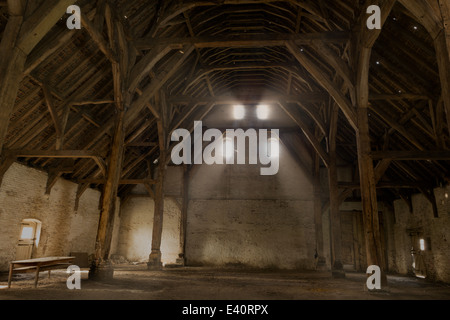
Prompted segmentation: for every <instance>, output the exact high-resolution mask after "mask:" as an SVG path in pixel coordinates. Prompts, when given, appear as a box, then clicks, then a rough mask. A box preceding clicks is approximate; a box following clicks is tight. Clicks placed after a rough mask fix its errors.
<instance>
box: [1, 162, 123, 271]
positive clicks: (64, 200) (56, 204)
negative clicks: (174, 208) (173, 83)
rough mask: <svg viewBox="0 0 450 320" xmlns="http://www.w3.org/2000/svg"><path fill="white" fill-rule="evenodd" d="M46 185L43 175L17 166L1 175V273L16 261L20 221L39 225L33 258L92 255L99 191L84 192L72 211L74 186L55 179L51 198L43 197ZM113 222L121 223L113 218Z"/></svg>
mask: <svg viewBox="0 0 450 320" xmlns="http://www.w3.org/2000/svg"><path fill="white" fill-rule="evenodd" d="M46 183H47V174H46V173H44V172H41V171H38V170H35V169H31V168H29V167H26V166H23V165H20V164H17V163H15V164H13V165H12V166H11V167H10V168H9V170H8V171H7V172H6V174H5V175H4V178H3V183H2V185H1V186H0V271H6V270H8V266H9V261H11V260H14V259H15V254H16V248H17V242H18V239H19V236H20V227H21V222H22V220H23V219H36V220H39V221H40V222H41V223H42V231H41V235H40V240H39V243H38V246H37V248H36V247H35V248H34V251H33V258H34V257H44V256H66V255H69V254H70V252H87V253H88V254H93V253H94V248H95V238H96V235H97V226H98V220H99V214H100V211H99V209H98V207H99V198H100V192H98V191H96V190H92V189H88V190H86V192H85V193H84V194H83V196H82V197H81V199H80V203H79V208H78V211H77V212H75V211H74V207H75V196H76V191H77V185H76V184H74V183H72V182H69V181H66V180H64V179H58V181H57V182H56V184H55V185H54V187H53V188H52V190H51V193H50V195H45V187H46ZM118 203H119V202H118ZM116 223H117V224H118V223H120V221H119V220H118V219H116ZM115 241H117V240H116V239H114V242H115Z"/></svg>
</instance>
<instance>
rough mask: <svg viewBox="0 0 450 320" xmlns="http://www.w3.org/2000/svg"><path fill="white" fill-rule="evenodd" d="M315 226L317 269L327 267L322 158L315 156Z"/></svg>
mask: <svg viewBox="0 0 450 320" xmlns="http://www.w3.org/2000/svg"><path fill="white" fill-rule="evenodd" d="M313 172H314V226H315V231H316V269H318V270H320V269H321V268H323V267H324V266H325V256H324V250H323V227H322V201H321V194H322V190H321V189H322V188H321V187H320V157H319V155H318V154H317V153H315V154H314V171H313Z"/></svg>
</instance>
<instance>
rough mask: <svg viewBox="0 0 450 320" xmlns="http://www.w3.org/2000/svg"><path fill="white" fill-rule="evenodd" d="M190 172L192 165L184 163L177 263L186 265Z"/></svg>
mask: <svg viewBox="0 0 450 320" xmlns="http://www.w3.org/2000/svg"><path fill="white" fill-rule="evenodd" d="M189 173H190V167H188V165H184V167H183V191H182V192H183V194H182V195H183V204H182V206H181V218H180V254H179V255H178V259H177V264H180V265H183V266H184V265H185V263H186V227H187V212H188V206H189V176H190V175H189Z"/></svg>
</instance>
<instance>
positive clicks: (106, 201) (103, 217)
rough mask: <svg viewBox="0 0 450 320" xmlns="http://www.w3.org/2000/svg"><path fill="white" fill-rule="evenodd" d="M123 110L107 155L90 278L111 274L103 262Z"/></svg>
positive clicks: (110, 225)
mask: <svg viewBox="0 0 450 320" xmlns="http://www.w3.org/2000/svg"><path fill="white" fill-rule="evenodd" d="M124 140H125V130H124V111H121V112H119V113H118V114H117V116H116V126H115V130H114V136H113V141H112V148H111V155H110V157H109V163H108V172H107V176H106V179H107V180H106V183H105V186H104V189H103V193H102V201H101V212H100V219H99V224H98V229H97V238H96V243H95V260H94V263H93V265H92V266H91V271H90V274H89V276H90V278H96V277H98V278H100V277H104V276H106V277H108V278H111V277H112V274H110V273H109V272H107V275H105V273H104V272H103V271H105V270H104V269H103V264H104V263H107V261H108V260H109V254H110V248H111V239H112V231H113V230H112V228H113V226H114V218H115V213H116V200H117V191H118V186H119V181H120V175H121V172H122V163H123V155H124V144H125V143H124V142H125V141H124Z"/></svg>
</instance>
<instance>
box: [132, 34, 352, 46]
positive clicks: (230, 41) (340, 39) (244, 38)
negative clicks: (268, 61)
mask: <svg viewBox="0 0 450 320" xmlns="http://www.w3.org/2000/svg"><path fill="white" fill-rule="evenodd" d="M349 39H350V34H349V33H348V32H345V31H342V32H318V33H303V34H265V35H241V36H239V37H232V38H230V37H229V38H227V37H221V38H220V39H218V38H217V37H188V38H167V39H154V38H153V37H152V38H144V39H138V40H136V41H135V42H134V45H135V47H136V48H137V49H140V50H149V49H152V48H154V47H156V46H168V45H171V46H174V45H183V46H194V47H196V48H236V47H237V48H242V47H252V48H255V47H256V48H262V47H278V46H284V45H285V44H286V42H287V41H292V42H294V43H295V44H297V45H301V44H310V43H311V42H312V41H321V42H327V43H338V44H339V43H345V42H347V41H348V40H349Z"/></svg>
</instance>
